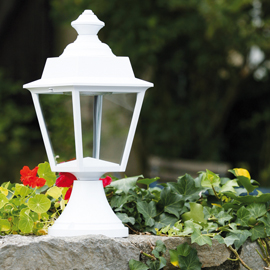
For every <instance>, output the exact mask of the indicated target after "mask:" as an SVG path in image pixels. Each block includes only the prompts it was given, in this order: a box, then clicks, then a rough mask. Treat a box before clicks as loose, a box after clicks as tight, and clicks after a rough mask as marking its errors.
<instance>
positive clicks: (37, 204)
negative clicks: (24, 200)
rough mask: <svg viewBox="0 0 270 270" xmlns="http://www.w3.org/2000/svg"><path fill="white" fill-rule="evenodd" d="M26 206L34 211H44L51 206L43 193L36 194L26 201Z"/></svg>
mask: <svg viewBox="0 0 270 270" xmlns="http://www.w3.org/2000/svg"><path fill="white" fill-rule="evenodd" d="M28 207H29V208H30V209H31V210H32V211H34V212H36V213H45V212H47V211H48V210H49V209H50V207H51V201H50V200H49V199H48V198H47V197H46V196H45V195H44V194H37V195H35V196H34V197H33V198H30V199H29V201H28Z"/></svg>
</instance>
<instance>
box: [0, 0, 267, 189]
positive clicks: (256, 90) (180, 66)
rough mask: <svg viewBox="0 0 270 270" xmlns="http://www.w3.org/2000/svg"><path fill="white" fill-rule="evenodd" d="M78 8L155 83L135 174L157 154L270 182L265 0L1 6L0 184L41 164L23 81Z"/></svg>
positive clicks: (53, 49) (99, 0)
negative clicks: (239, 170)
mask: <svg viewBox="0 0 270 270" xmlns="http://www.w3.org/2000/svg"><path fill="white" fill-rule="evenodd" d="M30 2H31V3H30ZM5 3H6V4H5ZM7 3H9V4H7ZM19 3H20V4H19ZM1 5H2V8H1ZM7 5H9V7H10V10H11V11H9V12H7ZM3 7H5V9H3ZM84 9H92V10H93V11H94V13H95V14H96V15H97V16H98V18H99V19H100V20H101V21H104V22H105V24H106V25H105V27H104V28H103V29H102V30H101V31H100V33H99V38H100V40H101V41H103V42H104V43H107V44H108V45H109V46H110V47H111V49H112V51H113V52H114V54H115V55H118V56H122V55H123V56H129V57H130V60H131V63H132V66H133V69H134V73H135V75H136V77H138V78H142V79H145V80H148V81H151V82H153V83H154V85H155V87H154V88H152V89H149V90H148V91H147V94H146V98H145V102H144V105H143V109H142V114H141V117H140V121H139V126H138V130H137V134H136V142H135V143H136V150H137V155H139V160H140V162H141V164H140V165H141V167H140V170H141V171H138V172H137V173H144V174H145V175H146V172H147V167H146V165H147V159H148V157H149V156H150V155H156V156H160V157H164V158H169V159H171V158H176V159H178V158H185V159H192V160H201V161H219V162H229V163H230V164H231V165H232V167H245V168H247V169H249V170H250V172H251V174H252V176H253V178H255V179H257V180H259V181H260V182H261V183H262V184H263V185H264V186H269V185H270V106H269V104H270V81H269V80H270V76H269V75H270V74H269V71H270V58H269V57H270V2H269V1H267V0H227V1H225V0H148V1H135V0H50V1H46V0H36V1H30V0H21V1H16V0H3V2H1V3H0V75H1V76H0V104H1V106H0V145H1V147H0V176H1V179H3V178H7V177H15V175H18V172H19V168H20V167H22V166H23V165H29V166H35V165H36V164H37V163H39V162H42V161H43V160H44V159H46V155H45V151H44V146H43V142H42V141H41V138H40V132H39V128H38V125H37V121H36V116H35V113H34V109H33V105H32V101H31V98H30V94H29V93H28V92H27V90H23V89H22V84H23V83H26V82H29V81H32V80H35V79H38V78H40V76H41V73H42V69H43V67H44V64H45V60H46V58H47V57H52V56H58V55H59V54H60V53H61V51H60V50H63V48H64V47H65V46H66V45H67V44H68V43H69V42H68V43H65V40H64V38H63V37H62V36H60V35H59V34H58V33H59V32H61V30H63V29H65V28H66V29H67V28H71V27H70V22H71V21H72V20H75V19H76V18H77V17H78V16H79V15H80V14H81V13H82V11H83V10H84ZM1 18H4V19H1ZM71 29H72V28H71ZM71 31H73V30H71ZM72 33H73V35H74V36H73V37H75V36H76V34H75V30H74V32H72ZM11 36H12V37H11ZM73 40H74V39H73ZM73 40H71V41H70V42H72V41H73ZM60 41H61V42H62V46H63V47H61V45H59V42H60ZM64 43H65V44H64ZM26 162H27V163H26ZM15 170H17V171H15ZM5 180H6V179H5ZM8 180H13V179H8Z"/></svg>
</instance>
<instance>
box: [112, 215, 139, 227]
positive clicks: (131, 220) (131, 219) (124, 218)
mask: <svg viewBox="0 0 270 270" xmlns="http://www.w3.org/2000/svg"><path fill="white" fill-rule="evenodd" d="M116 215H117V217H119V219H120V220H121V221H122V222H123V223H130V224H132V225H134V224H135V218H134V217H129V216H128V215H127V214H126V213H116Z"/></svg>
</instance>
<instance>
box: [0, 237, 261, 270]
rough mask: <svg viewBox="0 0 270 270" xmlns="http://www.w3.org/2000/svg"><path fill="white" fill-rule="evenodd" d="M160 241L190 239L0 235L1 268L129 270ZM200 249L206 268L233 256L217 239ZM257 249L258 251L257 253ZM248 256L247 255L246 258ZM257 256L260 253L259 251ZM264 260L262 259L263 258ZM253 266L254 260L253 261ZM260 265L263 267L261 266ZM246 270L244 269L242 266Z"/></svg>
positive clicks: (249, 250)
mask: <svg viewBox="0 0 270 270" xmlns="http://www.w3.org/2000/svg"><path fill="white" fill-rule="evenodd" d="M157 240H162V241H163V242H164V243H165V245H166V246H167V249H168V250H169V249H175V248H176V247H177V246H178V245H179V244H181V243H184V242H185V241H187V242H188V243H189V244H190V239H189V238H178V237H161V236H151V235H149V236H148V235H130V236H129V237H128V238H109V237H106V236H101V235H88V236H79V237H59V238H56V237H52V236H48V235H47V236H20V235H9V236H3V237H0V269H1V270H2V269H3V270H17V269H23V270H47V269H48V270H81V269H83V270H87V269H91V270H128V269H129V267H128V261H129V260H130V259H135V260H140V259H141V257H142V256H141V255H140V251H141V250H143V251H144V252H148V253H150V252H151V246H154V245H155V243H156V241H157ZM250 245H253V243H248V244H246V245H245V246H244V248H243V259H244V261H246V263H247V264H248V265H249V262H250V260H251V261H252V260H253V257H251V255H252V256H253V255H254V254H255V255H256V254H257V253H256V251H255V249H254V247H253V246H250ZM191 246H192V247H195V248H196V249H197V251H198V257H199V259H200V261H201V262H202V265H203V268H208V267H210V268H209V269H239V267H237V268H232V267H231V268H222V267H223V266H222V265H224V264H225V263H227V262H228V261H227V262H226V260H227V258H228V257H229V256H230V252H229V251H228V249H227V248H226V247H225V245H220V244H218V243H217V242H216V241H213V245H212V246H211V247H210V246H208V245H204V246H198V245H197V244H191ZM254 251H255V252H254ZM244 256H246V257H244ZM257 256H259V255H258V254H257ZM165 257H166V259H167V261H168V266H167V267H166V268H165V270H170V269H177V268H175V267H173V266H172V265H171V264H170V263H169V252H167V254H166V255H165ZM259 259H260V258H259ZM262 263H263V262H262V261H260V260H258V261H255V266H256V267H257V268H256V267H253V268H252V266H250V267H251V268H252V269H253V270H255V269H263V268H262V266H261V265H262ZM169 265H170V266H169ZM250 265H251V263H250ZM258 267H259V268H258ZM240 269H244V268H240Z"/></svg>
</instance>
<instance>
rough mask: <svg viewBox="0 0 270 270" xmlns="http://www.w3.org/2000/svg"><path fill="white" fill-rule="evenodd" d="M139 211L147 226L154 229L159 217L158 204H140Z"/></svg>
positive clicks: (138, 204)
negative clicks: (156, 217) (155, 218)
mask: <svg viewBox="0 0 270 270" xmlns="http://www.w3.org/2000/svg"><path fill="white" fill-rule="evenodd" d="M137 210H138V212H139V213H141V214H142V215H143V217H144V218H145V225H146V226H149V227H152V226H153V225H154V224H155V220H154V217H155V216H156V215H157V209H156V204H155V203H154V202H153V201H151V202H150V203H147V202H144V201H142V202H138V203H137Z"/></svg>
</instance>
